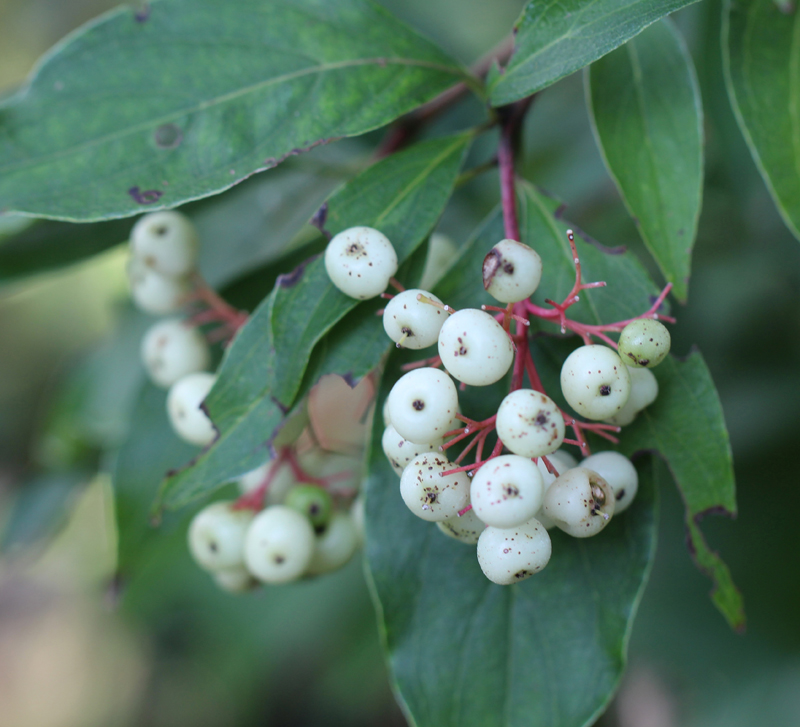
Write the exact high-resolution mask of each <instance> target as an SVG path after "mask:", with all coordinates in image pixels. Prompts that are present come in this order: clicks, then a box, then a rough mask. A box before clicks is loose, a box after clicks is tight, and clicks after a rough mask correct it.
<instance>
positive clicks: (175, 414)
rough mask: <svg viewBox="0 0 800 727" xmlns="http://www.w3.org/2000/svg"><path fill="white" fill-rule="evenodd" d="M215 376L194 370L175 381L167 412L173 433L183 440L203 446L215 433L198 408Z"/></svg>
mask: <svg viewBox="0 0 800 727" xmlns="http://www.w3.org/2000/svg"><path fill="white" fill-rule="evenodd" d="M216 380H217V377H216V376H214V374H208V373H202V372H201V373H195V374H189V375H188V376H184V377H183V378H182V379H180V380H178V381H176V382H175V383H174V384H173V385H172V387H171V388H170V390H169V393H168V394H167V413H168V414H169V421H170V424H172V428H173V430H174V431H175V433H176V434H177V435H178V436H179V437H180V438H181V439H183V440H184V441H186V442H189V443H190V444H196V445H197V446H199V447H205V446H207V445H209V444H211V442H213V441H214V438H215V437H216V435H217V432H216V429H214V425H213V424H212V423H211V420H210V419H209V418H208V417H207V416H206V413H205V412H204V411H203V410H202V409H201V408H200V405H201V404H202V403H203V400H204V399H205V398H206V396H208V392H209V391H211V387H212V386H213V385H214V382H215V381H216Z"/></svg>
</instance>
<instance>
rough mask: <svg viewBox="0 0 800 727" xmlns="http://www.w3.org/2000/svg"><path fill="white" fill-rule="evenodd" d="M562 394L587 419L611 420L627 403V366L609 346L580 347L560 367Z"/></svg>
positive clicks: (628, 383) (628, 390) (628, 394)
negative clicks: (609, 418)
mask: <svg viewBox="0 0 800 727" xmlns="http://www.w3.org/2000/svg"><path fill="white" fill-rule="evenodd" d="M561 391H562V392H563V394H564V398H565V399H566V400H567V403H568V404H569V405H570V406H571V407H572V408H573V409H574V410H575V411H576V412H578V414H580V415H581V416H585V417H586V418H587V419H608V417H611V416H614V414H616V413H617V412H618V411H619V410H620V409H622V407H623V406H624V405H625V402H626V401H627V400H628V397H629V396H630V393H631V377H630V374H629V373H628V367H627V366H625V364H623V363H622V360H621V359H620V357H619V356H618V355H617V354H616V352H615V351H612V350H611V349H610V348H608V347H607V346H596V345H593V346H581V347H580V348H576V349H575V350H574V351H573V352H572V353H571V354H570V355H569V356H567V359H566V361H564V365H563V366H562V367H561Z"/></svg>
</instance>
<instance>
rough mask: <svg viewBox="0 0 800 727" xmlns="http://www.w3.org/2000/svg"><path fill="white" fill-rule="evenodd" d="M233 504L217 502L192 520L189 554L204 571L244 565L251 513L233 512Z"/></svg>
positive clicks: (247, 511) (251, 518)
mask: <svg viewBox="0 0 800 727" xmlns="http://www.w3.org/2000/svg"><path fill="white" fill-rule="evenodd" d="M232 505H233V503H232V502H214V503H212V504H211V505H208V506H206V507H204V508H203V509H202V510H200V512H198V513H197V515H195V516H194V518H192V522H191V524H190V525H189V533H188V539H189V552H190V553H191V554H192V557H193V558H194V559H195V561H197V564H198V565H199V566H200V567H201V568H205V569H206V570H209V571H220V570H224V569H229V568H236V567H240V566H241V565H242V564H243V562H244V538H245V533H246V532H247V528H248V527H249V525H250V523H251V522H252V520H253V511H252V510H234V509H232Z"/></svg>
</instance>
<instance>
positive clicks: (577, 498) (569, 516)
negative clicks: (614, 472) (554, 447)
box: [542, 467, 616, 538]
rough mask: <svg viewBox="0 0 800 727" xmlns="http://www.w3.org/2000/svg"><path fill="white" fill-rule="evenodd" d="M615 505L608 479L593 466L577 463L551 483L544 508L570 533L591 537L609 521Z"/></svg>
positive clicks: (558, 525)
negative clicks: (577, 464) (595, 470)
mask: <svg viewBox="0 0 800 727" xmlns="http://www.w3.org/2000/svg"><path fill="white" fill-rule="evenodd" d="M615 505H616V499H615V497H614V491H613V489H612V488H611V485H609V484H608V482H606V481H605V480H604V479H603V478H602V477H600V475H598V474H597V473H596V472H594V471H593V470H589V469H586V468H585V467H575V468H573V469H571V470H567V471H566V472H565V473H564V474H563V475H561V476H560V477H559V478H558V479H556V481H555V482H553V483H552V484H551V485H550V487H548V489H547V492H545V495H544V507H543V508H542V511H543V512H544V514H545V515H547V516H548V517H549V518H550V519H551V520H552V521H553V522H554V523H555V524H556V526H557V527H558V528H559V529H560V530H563V531H564V532H565V533H567V534H568V535H572V536H573V537H575V538H589V537H592V536H593V535H597V533H599V532H600V531H601V530H602V529H603V528H605V526H606V525H608V523H609V522H610V520H611V516H612V515H613V514H614V511H615Z"/></svg>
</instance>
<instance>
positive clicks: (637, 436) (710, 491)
mask: <svg viewBox="0 0 800 727" xmlns="http://www.w3.org/2000/svg"><path fill="white" fill-rule="evenodd" d="M653 373H654V374H655V376H656V378H657V379H658V386H659V394H658V399H656V401H655V403H653V404H651V405H650V406H649V407H648V408H647V409H645V410H644V411H643V412H641V413H640V414H639V416H638V417H637V418H636V420H635V421H634V423H633V424H631V425H630V426H629V427H626V428H625V429H624V430H623V435H622V437H621V448H622V451H623V452H624V453H626V454H630V453H632V452H636V451H639V450H656V451H658V452H659V453H660V454H661V456H662V457H664V459H665V460H666V462H667V465H668V466H669V468H670V471H671V472H672V476H673V477H674V479H675V484H676V485H677V486H678V489H679V490H680V492H681V496H682V497H683V501H684V503H685V505H686V527H687V530H688V534H689V549H690V551H691V553H692V556H693V557H694V559H695V562H696V563H697V565H698V567H699V568H700V569H701V570H702V571H704V572H705V573H706V574H707V575H708V576H709V577H710V578H711V579H712V581H713V583H714V590H713V592H712V599H713V601H714V604H715V605H716V606H717V608H718V609H719V610H720V612H721V613H722V615H723V616H724V617H725V618H726V620H727V621H728V623H729V624H730V625H731V627H732V628H735V629H736V630H742V629H744V625H745V615H744V606H743V602H742V596H741V594H740V593H739V591H738V590H737V589H736V586H735V585H734V584H733V581H732V579H731V576H730V572H729V571H728V568H727V566H726V565H725V564H724V563H723V562H722V561H721V560H720V558H719V557H718V556H717V554H716V553H714V552H713V551H712V550H711V549H710V548H709V547H708V545H707V543H706V542H705V539H704V538H703V535H702V533H701V531H700V528H699V524H700V521H701V520H702V519H703V518H704V517H705V516H706V515H710V514H724V515H728V516H730V517H735V516H736V486H735V482H734V477H733V460H732V457H731V448H730V442H729V440H728V431H727V429H726V428H725V419H724V416H723V413H722V406H721V405H720V402H719V397H718V395H717V391H716V388H715V387H714V382H713V381H712V380H711V374H710V373H709V371H708V368H707V367H706V364H705V361H704V360H703V357H702V356H701V355H700V353H699V352H697V351H694V352H692V353H691V354H690V355H689V356H688V358H686V360H684V361H678V360H677V359H675V358H674V357H668V358H667V359H666V360H665V361H664V362H663V363H661V364H660V365H659V366H657V367H656V368H654V369H653Z"/></svg>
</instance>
